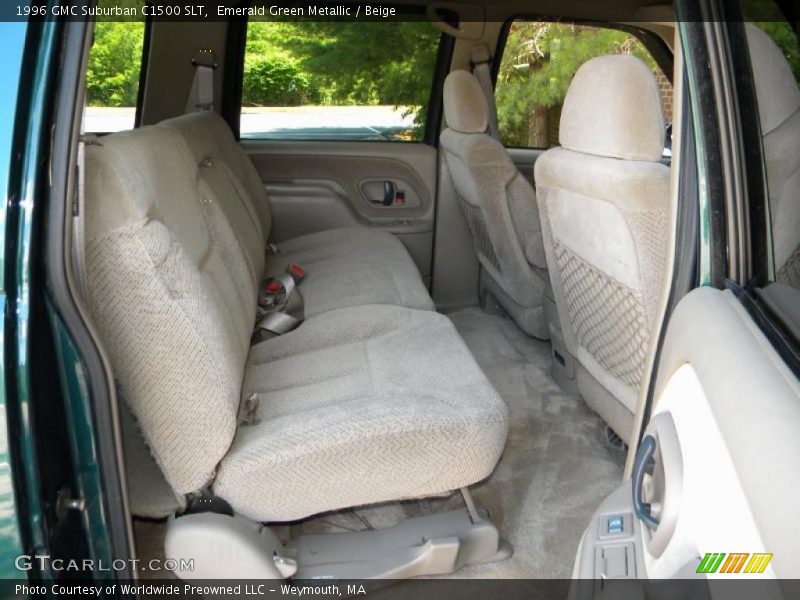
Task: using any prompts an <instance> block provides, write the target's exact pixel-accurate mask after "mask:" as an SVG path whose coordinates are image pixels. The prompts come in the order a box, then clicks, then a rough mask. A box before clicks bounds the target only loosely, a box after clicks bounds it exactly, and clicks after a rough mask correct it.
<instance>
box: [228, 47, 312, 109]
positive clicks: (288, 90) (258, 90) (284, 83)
mask: <svg viewBox="0 0 800 600" xmlns="http://www.w3.org/2000/svg"><path fill="white" fill-rule="evenodd" d="M318 98H319V90H318V89H317V88H316V87H315V86H314V85H313V84H312V79H311V77H309V75H308V74H307V73H304V72H303V71H302V69H301V67H300V65H299V64H298V63H297V61H296V60H293V59H292V58H291V57H288V56H286V55H284V54H280V53H277V52H270V53H268V54H262V55H259V56H258V57H257V58H253V57H249V58H248V60H247V61H246V63H245V66H244V82H243V84H242V104H243V105H244V106H262V105H267V106H300V105H303V104H313V103H315V102H317V101H318Z"/></svg>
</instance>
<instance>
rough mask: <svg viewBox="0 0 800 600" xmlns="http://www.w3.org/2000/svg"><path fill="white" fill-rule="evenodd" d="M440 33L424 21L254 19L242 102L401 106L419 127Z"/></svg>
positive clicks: (251, 24) (289, 104)
mask: <svg viewBox="0 0 800 600" xmlns="http://www.w3.org/2000/svg"><path fill="white" fill-rule="evenodd" d="M439 36H440V34H439V32H438V31H437V30H436V29H435V28H434V27H433V26H432V25H431V24H430V23H425V22H420V23H415V22H403V23H393V22H365V23H358V24H357V25H354V24H353V23H346V22H309V21H301V22H258V21H254V22H251V23H250V24H249V25H248V33H247V53H246V59H245V82H244V90H243V92H244V98H243V102H244V103H245V104H246V105H248V106H292V105H298V104H306V103H309V104H310V103H318V104H321V105H326V106H329V105H360V106H370V105H394V106H398V107H399V106H402V107H405V108H406V110H407V111H408V114H413V115H414V119H415V123H416V125H417V128H418V129H421V126H422V124H423V123H424V121H425V109H426V108H427V104H428V100H429V97H430V93H431V86H432V84H433V72H434V67H435V61H436V53H437V49H438V45H439ZM267 76H268V77H270V78H271V79H272V80H274V81H279V82H280V83H279V84H278V89H275V88H274V87H269V86H267V85H266V80H267ZM262 82H263V83H262ZM296 92H299V93H296ZM417 133H418V132H417Z"/></svg>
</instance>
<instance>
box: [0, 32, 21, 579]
mask: <svg viewBox="0 0 800 600" xmlns="http://www.w3.org/2000/svg"><path fill="white" fill-rule="evenodd" d="M26 32H27V24H26V23H0V53H2V56H3V60H2V61H0V81H3V82H4V83H5V85H4V86H3V87H4V89H3V92H2V94H0V189H2V190H3V192H2V193H3V195H4V202H3V204H2V206H0V248H2V251H3V260H2V261H0V286H2V289H1V290H0V308H2V314H3V315H4V320H3V325H2V327H3V335H2V337H0V349H1V350H2V356H3V363H2V367H1V368H0V384H2V388H0V389H1V390H2V391H1V392H0V421H1V422H2V425H1V426H0V579H24V578H25V573H24V572H22V571H18V570H17V569H16V568H15V567H14V559H15V558H16V557H17V556H18V555H20V554H22V547H23V543H22V535H21V531H20V524H19V521H18V518H17V513H18V508H19V503H18V501H17V495H16V491H15V489H14V473H13V468H12V462H11V454H10V448H9V435H8V434H9V423H8V418H7V407H8V396H7V390H8V385H9V377H8V375H9V373H8V371H9V370H14V371H16V369H17V367H18V365H17V364H8V363H6V361H5V357H6V356H7V353H6V346H7V345H9V344H10V345H16V343H17V341H16V340H15V339H13V338H11V337H10V336H9V335H8V333H9V332H8V330H7V328H6V318H5V317H6V316H7V315H9V314H10V312H11V311H10V308H11V307H14V308H15V309H16V310H15V311H14V312H15V313H16V314H17V315H19V311H20V308H21V307H20V306H19V304H18V303H17V302H15V303H14V304H12V305H11V307H9V306H8V302H9V299H8V297H7V293H8V290H6V289H5V271H6V262H7V261H10V260H13V259H14V258H15V257H14V256H6V251H7V250H8V249H11V248H14V247H15V245H16V244H15V241H16V240H15V239H11V240H10V239H9V237H12V238H14V237H15V236H14V232H11V231H8V230H7V227H8V225H9V219H8V212H9V207H11V205H12V204H13V203H14V202H15V196H16V195H15V192H14V190H12V189H11V185H12V179H13V178H12V177H10V167H11V162H12V144H13V141H14V129H15V124H16V114H17V111H16V108H17V100H18V98H17V92H18V86H17V82H19V80H20V73H21V69H22V60H23V51H24V45H25V35H26ZM22 312H23V314H24V312H25V310H24V309H23V310H22Z"/></svg>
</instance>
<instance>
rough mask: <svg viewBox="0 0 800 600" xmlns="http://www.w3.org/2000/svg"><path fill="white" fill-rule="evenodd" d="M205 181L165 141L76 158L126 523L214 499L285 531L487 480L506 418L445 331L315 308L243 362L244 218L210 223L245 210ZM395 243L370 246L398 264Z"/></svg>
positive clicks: (162, 131) (127, 140) (192, 160)
mask: <svg viewBox="0 0 800 600" xmlns="http://www.w3.org/2000/svg"><path fill="white" fill-rule="evenodd" d="M204 169H208V170H206V171H204ZM212 170H213V165H207V166H206V167H202V166H200V165H199V164H198V160H197V155H196V154H193V153H192V151H191V150H190V149H189V147H188V146H187V144H186V142H185V138H184V137H183V135H182V134H180V133H178V131H176V129H175V128H172V127H165V126H154V127H144V128H141V129H137V130H135V131H132V132H125V133H120V134H114V135H110V136H106V137H103V138H102V140H101V141H100V143H98V144H96V145H90V146H88V147H87V153H86V183H87V185H86V211H87V212H86V246H87V248H86V250H87V252H86V256H87V261H86V268H87V283H88V296H89V298H88V300H89V304H90V308H91V311H92V314H93V317H94V319H95V321H96V323H97V326H98V329H99V331H100V333H101V335H102V337H103V340H104V342H105V344H106V347H107V348H108V351H109V354H110V357H111V360H112V364H113V368H114V373H115V376H116V379H117V382H118V387H119V390H120V397H121V398H122V399H123V401H124V402H125V403H126V405H127V406H128V407H129V408H130V412H131V414H132V418H131V419H128V420H126V424H125V441H126V444H125V448H126V449H127V451H128V456H127V460H128V462H129V464H128V468H127V471H128V478H129V485H131V486H133V487H134V488H136V492H135V493H134V494H132V501H133V502H132V507H133V509H134V510H135V511H137V514H141V515H143V516H154V517H158V516H164V514H166V513H168V512H169V511H170V510H173V509H174V508H178V507H180V506H181V505H182V501H181V497H182V496H184V495H185V494H187V493H193V492H197V491H199V490H201V489H204V488H208V487H209V486H211V487H212V489H213V490H214V491H215V492H216V493H217V495H219V496H221V497H222V498H224V499H226V500H228V501H229V502H230V503H231V505H232V506H233V508H234V510H235V511H236V512H238V513H241V514H244V515H248V516H250V517H253V518H256V519H296V518H301V517H305V516H309V515H311V514H314V513H317V512H324V511H329V510H336V509H339V508H344V507H349V506H356V505H362V504H366V503H372V502H379V501H383V500H393V499H401V498H410V497H419V496H426V495H431V494H438V493H441V492H448V491H451V490H453V489H457V488H459V487H462V486H465V485H469V484H471V483H474V482H476V481H478V480H480V479H482V478H484V477H486V476H488V475H489V474H490V473H491V471H492V469H493V468H494V465H495V464H496V462H497V460H498V459H499V456H500V454H501V452H502V449H503V446H504V445H505V439H506V429H507V424H506V409H505V406H504V404H503V402H502V400H501V399H500V398H499V396H498V395H497V393H496V392H495V391H494V389H493V388H492V386H491V385H490V384H489V382H488V380H487V379H486V377H485V376H484V375H483V373H482V372H481V370H480V368H479V367H478V366H477V364H476V363H475V361H474V359H473V358H472V356H471V354H470V353H469V351H468V350H467V349H466V346H465V345H464V343H463V342H462V340H461V339H460V338H459V337H458V335H457V333H456V332H455V329H454V328H453V326H452V324H451V323H450V321H449V320H448V319H447V318H445V317H444V316H442V315H438V314H436V313H434V312H432V311H420V310H413V309H409V308H406V307H400V306H385V305H384V306H380V305H368V306H357V307H355V308H346V309H339V310H335V309H334V308H332V307H329V309H328V310H325V311H320V314H318V315H316V316H312V317H310V318H308V319H307V320H306V321H305V322H304V323H303V324H302V325H301V326H300V327H299V328H298V329H296V330H295V331H293V332H291V333H289V334H287V335H285V336H281V337H277V338H274V339H270V340H268V341H266V342H262V343H261V344H258V345H256V346H254V347H253V348H252V349H251V348H250V339H251V333H252V330H253V326H254V322H255V314H256V309H255V304H256V284H257V279H256V278H255V277H254V270H253V267H254V259H255V258H257V257H256V256H255V254H252V255H251V256H248V250H247V245H248V239H249V238H247V237H246V236H244V235H242V236H240V235H237V233H238V232H234V227H237V228H238V227H239V226H241V224H242V223H245V224H247V219H246V218H243V215H245V214H246V212H241V213H240V212H236V210H234V211H232V212H231V211H230V210H227V211H226V210H225V209H224V208H223V206H224V205H226V204H230V206H227V208H228V209H230V208H231V207H236V206H237V203H238V202H239V200H241V199H242V198H241V197H240V196H237V195H235V194H237V193H238V192H237V190H236V186H222V185H217V186H215V187H216V188H217V189H216V190H212V188H211V185H210V183H212V182H215V181H216V182H219V181H224V179H222V178H221V177H220V178H219V179H215V178H214V177H213V176H209V173H211V172H212ZM230 172H231V173H235V169H233V168H231V169H230ZM214 173H216V174H219V175H220V176H222V175H224V173H222V172H216V171H214ZM226 191H227V192H228V193H231V194H234V196H233V197H221V196H218V195H217V193H216V192H220V193H224V192H226ZM240 204H241V203H240ZM240 217H241V220H240ZM229 219H230V220H229ZM232 226H233V227H232ZM262 229H263V226H262ZM381 239H383V238H381ZM392 239H393V238H392ZM394 242H395V243H396V244H397V245H396V246H391V245H383V246H381V247H383V248H384V249H388V250H387V251H393V252H396V253H398V254H400V253H401V252H405V251H404V250H403V249H402V245H400V243H399V242H397V241H396V240H395V241H394ZM358 243H366V244H368V245H369V243H370V240H368V239H366V238H360V241H359V242H358ZM352 244H353V242H352V240H351V241H347V240H345V239H343V234H342V233H341V232H328V233H326V234H325V235H317V236H316V237H315V238H314V239H312V240H305V241H300V242H297V247H296V248H292V245H291V244H287V248H288V249H290V250H292V251H293V252H297V253H302V252H305V253H306V254H305V255H304V256H306V258H310V257H311V254H313V253H314V252H318V253H320V254H324V253H325V252H326V250H325V249H326V248H328V249H330V251H329V252H328V254H331V255H333V256H337V257H339V258H337V260H342V259H343V257H344V256H345V253H343V252H342V251H341V248H343V247H348V245H350V246H349V247H351V248H352V247H353V246H352ZM380 244H383V242H380ZM355 247H358V246H357V245H356V246H355ZM337 248H339V250H337ZM406 257H407V254H406ZM311 262H312V263H313V261H311ZM392 264H393V263H392V262H391V261H387V263H386V265H385V266H384V268H385V269H388V270H391V268H392ZM389 276H390V277H393V276H394V275H393V274H391V273H390V275H389ZM417 277H418V276H417ZM315 285H317V286H318V287H319V293H320V294H323V295H324V294H327V292H325V290H324V287H325V286H324V284H323V282H322V281H318V282H317V283H316V284H315ZM387 292H388V293H396V292H398V289H393V290H387V289H380V290H379V294H383V295H385V294H386V293H387ZM390 300H392V298H388V297H387V302H388V301H390ZM323 312H324V314H321V313H323ZM248 357H249V358H248ZM253 398H256V399H258V402H257V403H256V404H255V407H256V408H257V410H256V411H255V414H254V415H251V414H250V412H249V408H251V407H253ZM139 431H141V435H142V437H143V438H144V441H145V443H146V446H147V447H148V448H149V452H150V453H151V455H152V459H154V463H153V461H151V460H150V459H149V458H148V456H147V450H145V448H143V447H142V445H141V443H140V439H139V433H138V432H139ZM162 474H163V477H165V478H166V482H167V483H168V487H166V486H164V485H161V484H163V483H164V482H162V481H161V480H160V478H161V477H162ZM139 486H147V488H140V487H139ZM170 488H171V491H170ZM143 489H151V490H152V496H148V497H143V496H142V494H141V493H140V492H141V491H142V490H143ZM173 496H177V497H173Z"/></svg>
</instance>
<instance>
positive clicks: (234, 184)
mask: <svg viewBox="0 0 800 600" xmlns="http://www.w3.org/2000/svg"><path fill="white" fill-rule="evenodd" d="M158 126H159V127H166V128H170V129H174V130H176V131H177V132H178V133H180V134H181V136H183V138H184V140H185V142H186V144H187V146H188V147H189V149H190V150H191V152H192V155H193V157H194V161H195V163H196V164H197V165H198V169H199V172H200V178H201V179H202V180H203V181H204V182H205V183H206V184H207V185H208V186H209V187H210V188H211V190H212V191H213V192H214V193H215V194H216V196H217V197H218V198H220V199H221V201H222V204H221V206H222V210H223V212H224V213H225V216H226V217H227V218H228V221H229V222H230V224H231V226H232V227H233V229H234V231H235V233H236V234H237V237H238V238H239V241H240V242H241V244H242V247H243V248H244V250H245V255H246V258H247V260H248V264H249V266H250V270H251V272H252V274H253V278H254V280H255V281H260V280H261V278H262V277H263V276H264V262H265V253H264V251H265V249H266V244H267V241H268V239H269V235H270V230H271V226H272V214H271V211H270V205H269V201H268V199H267V194H266V191H265V189H264V185H263V183H262V182H261V179H260V177H259V176H258V173H257V172H256V170H255V167H254V166H253V163H252V162H251V161H250V159H249V158H248V157H247V155H246V154H245V153H244V150H242V148H241V146H239V144H238V143H237V142H236V139H235V138H234V137H233V133H232V132H231V129H230V127H228V124H227V123H226V122H225V120H224V119H223V118H222V117H221V116H219V115H218V114H217V113H215V112H214V111H201V112H194V113H189V114H186V115H182V116H180V117H175V118H173V119H168V120H166V121H162V122H161V123H159V125H158Z"/></svg>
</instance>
